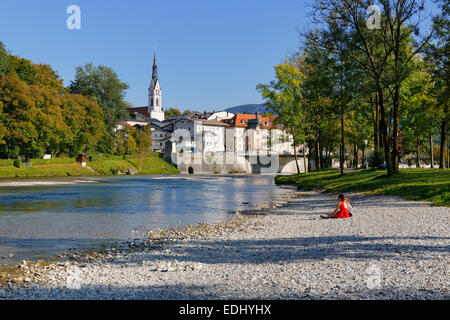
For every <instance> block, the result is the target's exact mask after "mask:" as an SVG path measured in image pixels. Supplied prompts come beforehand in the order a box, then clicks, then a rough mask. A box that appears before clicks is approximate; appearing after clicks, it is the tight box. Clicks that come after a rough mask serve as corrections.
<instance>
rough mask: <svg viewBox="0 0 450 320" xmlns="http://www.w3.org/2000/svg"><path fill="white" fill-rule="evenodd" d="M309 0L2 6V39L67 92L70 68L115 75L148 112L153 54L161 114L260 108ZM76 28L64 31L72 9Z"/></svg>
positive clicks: (303, 23)
mask: <svg viewBox="0 0 450 320" xmlns="http://www.w3.org/2000/svg"><path fill="white" fill-rule="evenodd" d="M311 1H312V0H280V1H275V0H209V1H208V0H192V1H186V0H128V1H125V0H108V1H106V0H70V1H66V0H58V1H55V0H38V1H32V0H1V1H0V41H2V42H3V43H4V44H5V45H6V47H7V48H8V49H9V50H11V52H12V53H13V54H16V55H19V56H22V57H24V58H27V59H30V60H32V61H33V62H42V63H46V64H49V65H51V66H52V67H53V68H54V69H55V70H56V71H57V72H58V73H59V75H60V76H61V78H62V79H64V81H65V84H66V85H67V84H69V83H70V81H71V80H73V79H74V76H75V67H76V66H80V65H84V64H85V63H87V62H92V63H93V64H94V65H99V64H102V65H105V66H108V67H111V68H113V69H114V70H115V71H116V72H117V74H118V75H119V78H120V79H121V80H122V81H124V82H126V83H128V85H129V86H130V89H129V90H128V91H127V96H126V100H127V101H129V102H131V103H132V104H133V105H135V106H143V105H146V104H147V89H148V86H149V83H150V77H151V67H152V60H153V50H154V47H156V48H157V55H158V67H159V77H160V82H161V86H162V90H163V92H162V93H163V107H164V108H169V107H178V108H180V109H181V110H185V109H191V110H193V109H195V110H201V111H203V110H219V109H221V108H226V107H231V106H235V105H239V104H246V103H260V102H262V99H261V96H260V94H259V93H258V92H257V91H256V85H257V84H258V83H267V82H269V81H270V80H272V79H273V77H274V71H273V66H274V65H276V64H278V63H280V62H281V61H283V60H284V58H285V57H286V55H287V54H288V53H289V52H292V51H294V50H296V49H297V48H298V46H299V38H298V31H297V30H305V29H306V28H308V27H309V26H311V18H310V15H309V13H310V12H311V7H310V3H311ZM72 4H75V5H78V6H79V7H80V8H81V30H68V29H67V27H66V20H67V18H68V17H69V14H67V13H66V9H67V7H68V6H69V5H72Z"/></svg>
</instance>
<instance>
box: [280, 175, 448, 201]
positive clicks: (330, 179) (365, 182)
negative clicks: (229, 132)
mask: <svg viewBox="0 0 450 320" xmlns="http://www.w3.org/2000/svg"><path fill="white" fill-rule="evenodd" d="M275 182H276V183H277V184H295V185H297V186H298V188H299V189H302V190H309V189H312V188H316V187H320V188H322V189H324V190H326V191H331V192H343V193H345V192H366V193H368V194H385V195H396V196H402V197H405V198H407V199H410V200H422V201H431V202H432V203H433V205H439V206H448V207H449V206H450V169H445V170H440V169H401V170H400V174H399V175H395V176H393V177H387V176H386V171H380V170H372V169H371V170H355V171H349V172H346V173H345V175H344V176H341V175H340V172H339V171H338V170H336V169H325V170H319V171H311V172H309V173H307V174H301V175H291V176H278V177H276V179H275Z"/></svg>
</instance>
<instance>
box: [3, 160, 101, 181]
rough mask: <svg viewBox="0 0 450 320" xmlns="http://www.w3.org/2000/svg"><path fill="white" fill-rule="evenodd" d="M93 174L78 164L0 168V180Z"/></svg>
mask: <svg viewBox="0 0 450 320" xmlns="http://www.w3.org/2000/svg"><path fill="white" fill-rule="evenodd" d="M92 175H95V173H94V172H92V171H91V170H89V169H87V168H83V167H82V166H81V165H80V164H78V163H75V162H74V163H55V164H47V165H33V166H30V167H24V166H22V167H20V168H16V167H14V166H9V167H1V166H0V178H18V177H22V178H27V177H64V176H92Z"/></svg>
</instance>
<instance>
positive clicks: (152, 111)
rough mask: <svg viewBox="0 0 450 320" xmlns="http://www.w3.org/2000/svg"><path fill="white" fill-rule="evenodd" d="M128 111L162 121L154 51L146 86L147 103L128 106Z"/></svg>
mask: <svg viewBox="0 0 450 320" xmlns="http://www.w3.org/2000/svg"><path fill="white" fill-rule="evenodd" d="M128 111H129V112H130V113H135V114H141V115H143V116H144V117H145V118H146V119H154V120H157V121H159V122H162V121H164V119H165V118H164V111H163V109H162V94H161V85H160V83H159V78H158V65H157V63H156V52H155V55H154V57H153V71H152V78H151V80H150V86H149V88H148V105H147V106H144V107H137V108H129V109H128Z"/></svg>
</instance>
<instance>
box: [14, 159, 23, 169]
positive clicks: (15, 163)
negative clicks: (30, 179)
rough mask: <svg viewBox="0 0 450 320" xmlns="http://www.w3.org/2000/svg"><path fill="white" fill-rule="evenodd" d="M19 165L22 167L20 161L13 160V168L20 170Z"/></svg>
mask: <svg viewBox="0 0 450 320" xmlns="http://www.w3.org/2000/svg"><path fill="white" fill-rule="evenodd" d="M21 165H22V160H19V159H15V160H14V167H16V168H20V166H21Z"/></svg>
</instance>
